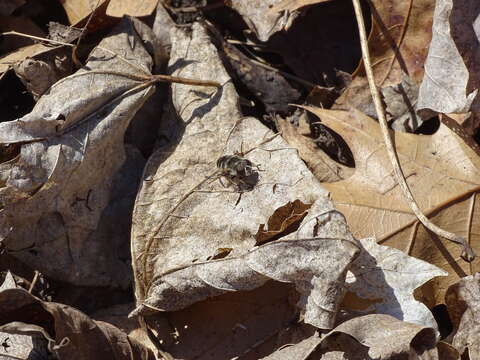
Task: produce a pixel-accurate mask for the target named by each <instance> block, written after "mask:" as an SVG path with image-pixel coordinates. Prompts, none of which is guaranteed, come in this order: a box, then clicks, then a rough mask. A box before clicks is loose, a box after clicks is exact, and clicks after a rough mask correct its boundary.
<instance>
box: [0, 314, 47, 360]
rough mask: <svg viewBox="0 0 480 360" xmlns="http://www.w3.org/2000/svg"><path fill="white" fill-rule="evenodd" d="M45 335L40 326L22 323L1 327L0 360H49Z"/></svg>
mask: <svg viewBox="0 0 480 360" xmlns="http://www.w3.org/2000/svg"><path fill="white" fill-rule="evenodd" d="M44 333H45V334H46V332H45V331H44V330H43V329H42V328H41V327H40V326H35V325H30V324H25V323H21V322H12V323H9V324H7V325H4V326H0V344H1V347H0V359H2V360H3V359H5V360H10V359H25V360H43V359H48V357H49V351H48V341H47V338H45V337H44V336H43V334H44ZM46 335H47V336H48V334H46Z"/></svg>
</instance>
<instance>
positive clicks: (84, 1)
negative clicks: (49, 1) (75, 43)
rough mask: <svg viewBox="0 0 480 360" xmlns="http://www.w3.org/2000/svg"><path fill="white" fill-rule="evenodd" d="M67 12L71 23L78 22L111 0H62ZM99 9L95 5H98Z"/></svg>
mask: <svg viewBox="0 0 480 360" xmlns="http://www.w3.org/2000/svg"><path fill="white" fill-rule="evenodd" d="M61 3H62V6H63V8H64V9H65V12H66V13H67V17H68V20H69V21H70V24H72V25H75V24H78V23H79V22H80V21H81V20H83V19H86V18H87V17H88V16H89V15H90V14H91V13H92V11H98V10H99V9H100V8H103V7H105V6H107V5H108V3H109V0H100V2H99V1H98V0H63V1H61ZM97 4H98V7H97V9H95V7H96V6H97Z"/></svg>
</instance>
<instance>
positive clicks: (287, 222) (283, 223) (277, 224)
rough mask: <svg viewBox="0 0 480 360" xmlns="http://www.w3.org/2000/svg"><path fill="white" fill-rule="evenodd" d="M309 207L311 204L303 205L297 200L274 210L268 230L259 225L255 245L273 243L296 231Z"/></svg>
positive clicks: (269, 219)
mask: <svg viewBox="0 0 480 360" xmlns="http://www.w3.org/2000/svg"><path fill="white" fill-rule="evenodd" d="M311 206H312V204H304V203H303V202H301V201H300V200H298V199H297V200H294V201H290V202H288V203H287V204H285V205H283V206H281V207H279V208H278V209H276V210H275V211H274V212H273V214H272V215H271V216H270V217H269V218H268V223H267V227H268V230H267V229H266V228H265V224H260V226H259V227H258V231H257V233H256V234H255V240H256V243H255V245H257V246H258V245H263V244H265V243H267V242H270V241H275V240H277V239H280V238H281V237H284V236H285V235H288V234H290V233H292V232H294V231H296V230H297V229H298V227H299V226H300V223H301V222H302V220H303V219H304V218H305V216H307V213H308V209H310V207H311Z"/></svg>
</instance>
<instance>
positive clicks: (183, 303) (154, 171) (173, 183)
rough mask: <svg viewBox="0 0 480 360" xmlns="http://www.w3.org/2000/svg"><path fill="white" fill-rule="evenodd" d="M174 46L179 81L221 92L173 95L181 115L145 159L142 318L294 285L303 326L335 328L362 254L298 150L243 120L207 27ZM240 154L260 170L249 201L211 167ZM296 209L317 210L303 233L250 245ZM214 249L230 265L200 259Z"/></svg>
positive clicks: (135, 248) (167, 119)
mask: <svg viewBox="0 0 480 360" xmlns="http://www.w3.org/2000/svg"><path fill="white" fill-rule="evenodd" d="M172 40H173V41H172V43H173V44H174V47H173V48H172V54H171V59H170V64H175V63H178V62H179V59H182V62H183V64H184V65H183V66H182V67H181V68H179V69H177V70H176V72H177V71H178V72H179V73H180V74H182V75H183V76H188V77H195V75H197V76H198V74H202V76H205V77H206V78H215V79H217V80H218V81H219V82H220V83H222V84H224V86H223V87H222V88H221V89H220V90H217V91H215V90H212V89H208V88H204V87H197V88H194V90H193V89H192V87H188V86H185V85H181V84H174V85H173V86H172V100H173V101H172V102H173V105H174V107H175V112H177V114H178V115H177V114H174V115H173V116H172V114H171V113H170V112H167V113H166V114H165V116H164V117H163V119H162V123H163V125H162V130H163V132H162V133H163V134H164V137H165V138H169V139H171V140H170V142H169V143H167V144H166V146H164V147H163V148H159V149H158V151H157V152H156V153H155V154H154V155H153V156H152V157H151V158H150V160H149V163H148V164H147V166H146V169H145V173H144V181H143V183H142V185H141V189H140V191H139V194H138V197H137V201H136V205H135V210H134V215H133V228H132V258H133V259H134V260H133V267H134V269H135V270H134V271H135V278H136V298H137V305H138V307H137V309H136V311H135V313H136V314H138V313H140V314H149V313H152V312H154V311H156V310H159V309H162V310H164V311H176V310H179V309H183V308H185V307H187V306H189V305H191V304H194V303H195V302H198V301H202V300H204V299H207V298H210V297H213V296H217V295H220V294H223V293H225V292H228V291H247V290H252V289H255V288H257V287H260V286H261V285H263V284H265V283H266V282H267V281H269V280H270V279H275V280H277V281H282V282H289V283H295V284H296V286H297V289H298V291H299V292H300V294H301V296H302V298H301V300H300V301H299V303H298V305H299V306H300V307H301V309H302V310H303V311H304V312H305V321H306V322H312V321H313V322H315V325H316V326H319V327H327V328H328V327H331V326H333V321H334V317H335V313H336V309H337V307H338V303H337V302H338V301H340V298H341V296H340V295H341V294H342V293H343V289H344V288H343V286H342V285H341V284H342V283H343V279H344V276H345V271H346V267H347V266H348V264H349V263H350V261H351V259H352V258H353V257H354V256H355V254H356V252H357V246H356V242H355V240H353V239H352V238H351V236H350V235H349V233H348V231H347V228H346V223H345V222H344V219H343V217H342V216H341V215H340V214H339V213H338V212H337V211H335V209H334V208H333V207H332V206H331V203H330V201H329V199H328V197H327V196H326V193H325V192H324V191H323V189H322V188H321V187H320V186H319V183H318V181H317V180H316V179H315V178H314V177H313V175H312V174H311V173H310V172H309V171H308V169H307V168H306V166H305V164H304V163H303V161H302V160H301V159H300V158H299V157H298V156H297V154H296V152H295V151H292V149H290V148H289V147H288V145H287V144H286V143H285V142H284V140H283V139H282V138H281V137H280V136H277V135H274V134H273V133H272V132H271V131H270V130H268V129H267V128H266V127H265V126H264V125H263V124H261V123H260V122H259V121H258V120H257V119H255V118H252V117H243V116H242V114H241V113H240V112H239V107H238V95H237V93H236V91H235V89H234V87H233V84H232V83H231V81H230V78H229V77H228V74H227V72H226V70H225V69H224V67H223V64H222V61H221V58H220V56H219V54H218V50H217V49H216V48H215V46H214V45H213V44H212V43H211V39H210V38H209V37H208V36H207V32H206V29H205V28H204V27H202V26H201V25H200V24H197V25H194V26H193V32H192V33H191V34H187V33H185V32H183V31H181V30H176V31H174V32H173V33H172ZM186 49H189V50H188V52H186ZM186 53H187V54H188V57H185V54H186ZM176 72H174V74H176ZM179 119H180V120H179ZM179 122H180V124H179ZM180 134H181V136H180ZM175 139H179V140H178V143H177V141H176V140H175ZM172 145H174V146H173V147H172ZM167 153H168V154H169V156H168V157H167V158H165V154H167ZM235 153H243V155H242V156H244V157H245V158H246V159H247V160H249V161H251V163H252V164H254V165H258V166H259V168H260V169H259V170H258V174H256V175H257V176H258V182H257V183H256V184H255V185H254V186H253V188H252V189H250V191H243V192H239V188H238V187H237V186H236V185H235V184H230V185H229V186H228V184H224V185H223V186H222V184H221V181H220V179H218V176H217V177H215V174H218V173H217V171H218V170H217V167H216V166H215V163H216V161H217V160H218V159H219V158H220V157H221V156H224V155H229V154H235ZM296 199H299V200H301V201H302V202H303V203H304V204H307V203H309V204H310V203H311V204H313V205H312V207H311V208H310V211H309V213H308V215H307V216H306V217H305V219H304V220H303V222H302V224H304V226H300V228H299V230H298V231H297V232H296V233H294V234H290V235H288V236H287V237H283V238H282V239H279V240H277V241H274V242H271V243H267V244H264V245H261V246H255V234H256V233H257V231H258V224H260V223H266V222H267V219H268V218H269V217H270V215H271V214H272V213H273V212H274V211H275V209H277V208H279V207H280V206H282V205H284V204H285V202H287V201H292V202H293V201H294V200H296ZM219 248H232V249H233V250H232V251H231V252H230V253H229V255H228V256H227V257H225V258H223V259H219V260H210V261H198V259H208V257H209V256H211V255H212V254H213V253H215V251H216V250H217V249H219ZM158 259H161V261H158ZM320 274H322V275H321V276H320ZM322 294H325V296H324V295H322ZM337 295H338V296H337Z"/></svg>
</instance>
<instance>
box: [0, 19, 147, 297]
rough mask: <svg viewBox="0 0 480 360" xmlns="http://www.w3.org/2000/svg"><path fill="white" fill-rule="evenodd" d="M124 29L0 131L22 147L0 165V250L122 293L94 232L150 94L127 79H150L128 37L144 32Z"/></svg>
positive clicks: (110, 252)
mask: <svg viewBox="0 0 480 360" xmlns="http://www.w3.org/2000/svg"><path fill="white" fill-rule="evenodd" d="M132 21H133V20H130V19H125V20H124V22H123V23H122V24H120V27H119V28H117V29H116V30H115V31H114V33H113V34H112V35H110V36H107V37H106V38H105V39H104V40H103V41H102V42H101V43H100V45H99V46H98V47H97V48H96V49H95V50H94V51H93V52H92V53H91V55H90V57H89V60H88V62H87V64H86V67H85V68H84V69H82V70H79V71H78V72H77V73H75V74H73V75H71V76H69V77H66V78H64V79H62V80H61V81H59V82H57V83H56V84H55V85H54V86H53V87H52V88H51V89H50V90H49V91H48V92H47V93H46V94H45V95H43V96H42V97H41V98H40V99H39V101H38V102H37V104H36V106H35V108H34V109H33V111H32V112H31V113H30V114H27V115H25V116H24V117H23V118H21V119H18V120H15V121H10V122H3V123H0V144H18V145H21V149H20V151H19V154H18V156H16V157H15V158H13V159H11V160H9V161H7V162H4V163H2V164H1V165H0V179H2V182H1V183H0V185H1V187H0V204H1V210H0V234H2V236H4V237H5V238H6V239H5V240H4V241H3V242H4V244H5V246H6V248H7V251H9V252H11V255H13V256H14V257H16V258H17V259H20V260H21V261H22V262H24V263H26V264H29V265H30V266H31V267H34V268H36V269H38V270H40V271H41V272H42V273H44V274H46V275H49V276H51V277H52V278H54V279H58V280H62V281H67V282H72V283H74V284H76V285H92V286H108V285H116V286H118V285H120V286H123V287H127V286H128V285H129V271H130V270H129V267H128V264H126V263H124V262H123V261H121V260H120V259H119V258H118V257H117V254H116V247H117V246H119V244H114V243H112V242H110V240H109V241H108V242H104V241H99V238H98V237H97V236H96V234H95V231H96V229H97V227H98V224H99V220H100V219H101V217H102V216H103V215H104V210H105V208H106V206H107V204H108V202H109V199H110V192H111V188H112V181H113V178H114V175H115V174H116V172H117V171H118V170H119V168H120V167H121V165H122V164H123V162H124V160H125V153H124V145H123V138H124V133H125V129H126V128H127V126H128V124H129V121H130V119H131V118H132V117H133V115H134V114H135V112H136V111H137V110H138V109H139V108H140V107H141V106H142V104H143V103H144V101H145V100H146V99H147V98H148V96H149V95H150V94H151V93H152V90H153V89H152V87H151V86H149V87H145V86H144V87H143V88H142V87H140V88H138V85H139V84H141V83H142V82H141V81H140V80H138V79H137V80H135V76H139V75H140V76H146V75H147V74H150V68H151V66H152V59H151V57H150V55H149V54H148V53H147V51H146V50H145V48H144V47H143V46H142V43H143V41H142V39H141V38H140V37H139V36H138V35H137V30H136V29H135V26H136V27H137V28H139V27H140V28H141V27H142V26H143V27H145V25H143V24H142V23H140V22H138V21H133V23H132ZM132 44H133V45H132ZM117 54H121V55H117ZM125 58H128V59H129V60H128V61H127V60H125ZM105 71H107V73H105ZM102 72H103V73H102ZM108 72H110V73H108ZM122 74H127V76H125V75H122ZM128 76H133V77H134V79H130V78H128ZM117 221H118V219H117ZM107 239H108V237H107ZM125 239H126V238H125V236H124V237H123V238H122V241H124V240H125ZM92 259H101V261H92Z"/></svg>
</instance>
